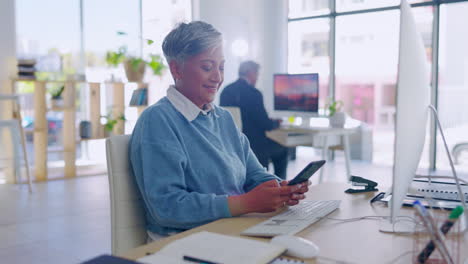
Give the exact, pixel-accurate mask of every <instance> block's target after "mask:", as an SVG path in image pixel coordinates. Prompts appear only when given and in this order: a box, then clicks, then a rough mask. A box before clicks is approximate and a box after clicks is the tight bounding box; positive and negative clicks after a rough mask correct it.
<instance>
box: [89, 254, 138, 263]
mask: <svg viewBox="0 0 468 264" xmlns="http://www.w3.org/2000/svg"><path fill="white" fill-rule="evenodd" d="M81 264H142V263H141V262H136V261H133V260H128V259H124V258H121V257H117V256H111V255H100V256H97V257H95V258H93V259H90V260H88V261H85V262H82V263H81Z"/></svg>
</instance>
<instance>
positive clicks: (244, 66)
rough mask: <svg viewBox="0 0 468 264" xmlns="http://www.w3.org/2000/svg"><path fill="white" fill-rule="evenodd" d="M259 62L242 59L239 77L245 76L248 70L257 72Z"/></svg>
mask: <svg viewBox="0 0 468 264" xmlns="http://www.w3.org/2000/svg"><path fill="white" fill-rule="evenodd" d="M259 69H260V64H258V63H256V62H255V61H251V60H249V61H244V62H242V63H241V64H240V66H239V77H246V76H247V74H248V73H249V72H258V70H259Z"/></svg>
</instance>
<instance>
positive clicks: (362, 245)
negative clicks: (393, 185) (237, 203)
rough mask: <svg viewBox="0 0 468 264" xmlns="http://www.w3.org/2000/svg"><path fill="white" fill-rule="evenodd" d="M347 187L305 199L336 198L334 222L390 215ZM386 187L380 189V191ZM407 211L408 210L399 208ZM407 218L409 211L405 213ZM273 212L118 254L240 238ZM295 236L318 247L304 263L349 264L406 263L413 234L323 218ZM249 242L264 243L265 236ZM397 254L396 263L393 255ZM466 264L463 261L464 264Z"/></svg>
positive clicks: (321, 189) (463, 242)
mask: <svg viewBox="0 0 468 264" xmlns="http://www.w3.org/2000/svg"><path fill="white" fill-rule="evenodd" d="M349 187H350V186H349V184H342V183H324V184H319V185H314V186H311V187H310V190H309V192H308V193H307V198H306V199H310V200H341V206H340V208H339V209H338V210H336V211H334V212H333V213H332V214H330V215H329V216H328V217H330V218H333V219H351V218H356V217H363V216H382V215H389V214H390V213H389V210H388V207H384V206H381V205H379V204H375V205H371V204H370V203H369V200H370V199H371V198H372V197H373V196H374V195H375V193H359V194H346V193H344V190H345V189H347V188H349ZM384 189H385V188H384ZM403 210H404V211H409V210H410V209H406V208H405V209H403ZM410 214H411V211H410ZM271 215H273V214H250V215H245V216H241V217H233V218H224V219H220V220H218V221H215V222H212V223H209V224H206V225H203V226H200V227H197V228H194V229H190V230H188V231H185V232H183V233H179V234H177V235H174V236H171V237H168V238H164V239H162V240H159V241H156V242H153V243H151V244H148V245H144V246H141V247H138V248H135V249H133V250H130V251H129V252H127V253H126V254H124V255H123V256H124V257H126V258H128V259H138V258H141V257H143V256H145V255H146V254H147V253H153V252H156V251H158V250H160V249H161V248H162V247H163V246H165V245H167V244H168V243H170V242H171V241H174V240H176V239H179V238H182V237H185V236H187V235H190V234H193V233H195V232H199V231H210V232H215V233H219V234H226V235H233V236H240V233H241V232H242V231H243V230H245V229H247V228H249V227H251V226H253V225H255V224H258V223H260V222H261V221H264V220H265V219H266V218H265V217H268V216H271ZM297 236H300V237H304V238H307V239H309V240H311V241H313V242H314V243H315V244H317V245H318V246H319V248H320V254H319V258H318V259H315V260H306V263H307V264H314V263H315V264H319V263H335V262H334V261H327V260H326V259H325V258H331V259H334V260H341V261H347V262H348V263H364V264H365V263H373V264H374V263H389V262H391V261H392V260H393V262H391V263H395V264H396V263H398V264H399V263H411V258H412V254H411V253H410V252H411V250H412V248H413V239H414V237H413V235H401V234H390V233H382V232H380V231H379V221H378V220H375V219H374V220H373V219H363V220H359V221H351V222H342V221H337V220H332V219H323V220H320V221H318V222H317V223H315V224H313V225H311V226H309V227H308V228H306V229H304V230H303V231H301V232H299V233H298V234H297ZM242 237H244V238H252V239H257V240H261V241H268V240H269V239H265V238H253V237H246V236H242ZM467 248H468V233H465V234H462V235H461V237H460V262H459V263H464V262H463V261H465V259H468V250H466V249H467ZM404 253H407V254H406V255H404V256H401V257H400V258H399V259H398V260H395V258H396V257H398V256H400V255H402V254H404ZM465 263H467V262H465Z"/></svg>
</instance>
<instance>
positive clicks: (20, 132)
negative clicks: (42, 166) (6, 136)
mask: <svg viewBox="0 0 468 264" xmlns="http://www.w3.org/2000/svg"><path fill="white" fill-rule="evenodd" d="M0 101H1V102H4V101H12V103H13V119H8V120H0V141H1V135H2V133H1V132H2V130H3V128H9V129H10V133H11V138H12V142H13V152H14V163H15V175H16V181H17V182H21V162H20V155H19V154H20V153H19V151H18V147H19V146H20V145H21V150H22V152H23V159H24V166H25V168H26V177H27V181H28V188H29V192H32V185H31V175H30V171H29V162H28V155H27V152H26V138H25V136H24V129H23V125H22V124H21V122H22V118H21V106H20V103H19V95H16V94H0ZM1 102H0V105H1Z"/></svg>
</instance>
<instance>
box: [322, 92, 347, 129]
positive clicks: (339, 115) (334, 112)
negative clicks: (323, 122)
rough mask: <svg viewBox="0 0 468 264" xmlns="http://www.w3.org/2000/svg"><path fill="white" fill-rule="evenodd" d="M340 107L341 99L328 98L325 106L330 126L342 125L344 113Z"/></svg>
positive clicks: (344, 117)
mask: <svg viewBox="0 0 468 264" xmlns="http://www.w3.org/2000/svg"><path fill="white" fill-rule="evenodd" d="M342 107H343V101H340V100H338V101H335V100H333V99H330V101H329V102H328V103H327V104H326V105H325V108H326V109H327V110H328V119H329V120H330V126H331V127H344V124H345V122H346V114H345V113H344V112H342V111H341V108H342Z"/></svg>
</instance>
